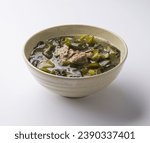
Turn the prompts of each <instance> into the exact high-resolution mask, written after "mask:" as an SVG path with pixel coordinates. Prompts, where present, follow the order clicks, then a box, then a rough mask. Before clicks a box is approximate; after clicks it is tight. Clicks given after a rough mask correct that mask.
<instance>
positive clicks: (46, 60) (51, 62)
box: [29, 35, 120, 77]
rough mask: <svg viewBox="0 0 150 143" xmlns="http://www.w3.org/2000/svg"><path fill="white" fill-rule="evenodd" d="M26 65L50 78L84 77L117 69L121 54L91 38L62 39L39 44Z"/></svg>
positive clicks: (51, 39) (57, 38)
mask: <svg viewBox="0 0 150 143" xmlns="http://www.w3.org/2000/svg"><path fill="white" fill-rule="evenodd" d="M29 62H30V63H31V64H32V65H33V66H35V67H37V68H38V69H40V70H42V71H44V72H46V73H49V74H53V75H58V76H65V77H87V76H94V75H97V74H101V73H104V72H106V71H108V70H110V69H112V68H114V67H115V66H117V65H118V64H119V62H120V51H119V50H118V49H117V48H116V47H115V46H113V45H112V44H110V43H109V42H106V41H104V40H101V39H99V38H97V37H95V36H93V35H79V36H61V37H54V38H50V39H48V40H45V41H39V42H38V43H37V45H36V46H35V47H34V48H33V51H32V52H31V54H30V57H29Z"/></svg>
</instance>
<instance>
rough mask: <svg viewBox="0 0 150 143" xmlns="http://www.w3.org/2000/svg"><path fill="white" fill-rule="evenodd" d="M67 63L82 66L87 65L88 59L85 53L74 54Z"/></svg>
mask: <svg viewBox="0 0 150 143" xmlns="http://www.w3.org/2000/svg"><path fill="white" fill-rule="evenodd" d="M68 61H69V62H70V63H73V64H77V65H82V64H85V63H87V62H88V59H87V55H86V53H85V52H79V53H76V54H74V55H73V56H72V57H71V58H70V59H69V60H68Z"/></svg>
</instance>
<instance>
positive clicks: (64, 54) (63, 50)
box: [56, 45, 69, 58]
mask: <svg viewBox="0 0 150 143" xmlns="http://www.w3.org/2000/svg"><path fill="white" fill-rule="evenodd" d="M68 51H69V47H68V46H67V45H64V46H63V47H61V48H59V49H57V52H56V56H59V57H60V58H64V57H67V55H68Z"/></svg>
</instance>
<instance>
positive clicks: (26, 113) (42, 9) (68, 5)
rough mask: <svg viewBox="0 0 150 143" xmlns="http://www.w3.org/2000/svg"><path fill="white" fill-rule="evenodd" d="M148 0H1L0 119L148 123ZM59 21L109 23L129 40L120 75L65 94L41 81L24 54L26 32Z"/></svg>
mask: <svg viewBox="0 0 150 143" xmlns="http://www.w3.org/2000/svg"><path fill="white" fill-rule="evenodd" d="M149 14H150V2H149V0H132V1H131V0H24V1H21V0H13V1H11V0H0V125H150V93H149V90H150V64H149V62H150V16H149ZM62 24H87V25H93V26H98V27H103V28H106V29H109V30H111V31H113V32H115V33H117V34H118V35H120V36H121V37H122V38H123V39H124V40H125V42H126V43H127V45H128V49H129V55H128V58H127V61H126V63H125V65H124V67H123V70H122V71H121V73H120V75H119V76H118V78H117V79H116V80H115V81H114V82H113V83H112V84H111V85H110V86H109V87H108V88H107V89H104V90H103V91H101V92H99V93H97V94H95V95H93V96H89V97H86V98H81V99H69V98H64V97H60V96H59V95H56V94H53V93H51V92H50V91H48V90H47V89H45V88H44V87H42V86H41V85H39V84H38V83H37V82H36V81H35V79H34V78H33V76H32V75H31V74H30V72H29V71H28V69H27V67H26V65H25V62H24V60H23V56H22V55H23V54H22V50H23V46H24V44H25V42H26V41H27V40H28V38H29V37H30V36H32V35H33V34H34V33H36V32H38V31H40V30H43V29H45V28H48V27H52V26H56V25H62Z"/></svg>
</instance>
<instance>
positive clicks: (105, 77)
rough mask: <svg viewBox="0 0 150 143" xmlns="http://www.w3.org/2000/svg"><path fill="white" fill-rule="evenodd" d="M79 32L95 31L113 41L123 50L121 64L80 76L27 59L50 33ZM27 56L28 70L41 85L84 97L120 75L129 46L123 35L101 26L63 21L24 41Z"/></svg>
mask: <svg viewBox="0 0 150 143" xmlns="http://www.w3.org/2000/svg"><path fill="white" fill-rule="evenodd" d="M77 34H92V35H94V36H98V37H100V38H102V39H105V40H107V41H110V42H111V43H112V44H113V45H115V46H116V47H117V48H118V49H119V50H120V51H121V61H120V64H119V65H117V66H116V67H115V68H113V69H111V70H109V71H107V72H105V73H102V74H99V75H95V76H92V77H81V78H77V77H60V76H56V75H50V74H48V73H45V72H43V71H41V70H39V69H37V68H36V67H34V66H33V65H32V64H30V62H29V61H28V58H29V55H30V53H31V51H32V49H33V47H35V45H36V44H37V42H38V41H41V40H46V39H49V38H51V37H57V36H64V35H77ZM24 57H25V61H26V63H27V65H28V68H29V70H30V71H31V73H32V74H33V76H34V77H35V78H36V79H37V81H38V82H39V83H40V84H41V85H43V86H44V87H46V88H48V89H49V90H51V91H53V92H55V93H57V94H59V95H62V96H66V97H82V96H87V95H90V94H92V93H95V92H98V91H100V90H101V89H102V88H104V87H106V86H108V85H109V84H110V83H111V82H112V81H113V80H114V79H115V78H116V77H117V75H118V74H119V72H120V70H121V68H122V66H123V63H124V62H125V60H126V57H127V46H126V44H125V43H124V41H123V40H122V39H121V38H120V37H118V36H117V35H115V34H114V33H112V32H110V31H107V30H105V29H102V28H97V27H92V26H87V25H63V26H57V27H52V28H49V29H46V30H43V31H41V32H39V33H37V34H35V35H33V36H32V37H31V38H30V39H29V40H28V41H27V43H26V44H25V47H24Z"/></svg>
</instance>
